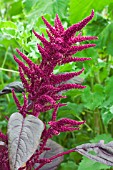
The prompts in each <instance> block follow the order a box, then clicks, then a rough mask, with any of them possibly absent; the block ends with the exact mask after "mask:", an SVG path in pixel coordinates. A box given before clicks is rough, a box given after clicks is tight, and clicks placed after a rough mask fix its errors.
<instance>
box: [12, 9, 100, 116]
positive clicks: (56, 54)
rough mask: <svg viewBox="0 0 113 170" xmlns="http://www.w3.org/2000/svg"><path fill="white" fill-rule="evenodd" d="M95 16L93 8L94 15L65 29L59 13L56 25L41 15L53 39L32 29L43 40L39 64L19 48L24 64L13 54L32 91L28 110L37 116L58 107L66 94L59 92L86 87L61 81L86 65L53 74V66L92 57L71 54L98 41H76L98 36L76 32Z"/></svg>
mask: <svg viewBox="0 0 113 170" xmlns="http://www.w3.org/2000/svg"><path fill="white" fill-rule="evenodd" d="M93 16H94V11H92V13H91V15H90V16H88V17H87V18H85V19H84V20H83V21H81V22H79V23H77V24H74V25H72V26H70V27H69V28H68V29H67V30H64V28H63V25H62V23H61V21H60V19H59V17H58V15H56V18H55V23H54V27H53V26H51V25H50V24H49V23H48V21H47V20H46V19H45V18H44V17H42V19H43V21H44V23H45V25H46V26H47V34H48V37H49V39H50V40H49V41H48V40H46V38H45V37H44V35H42V36H41V35H39V34H38V33H36V32H35V31H34V30H33V33H34V35H35V36H36V37H37V38H38V39H40V41H41V42H42V44H43V47H42V46H41V45H40V44H38V45H37V46H38V50H39V52H40V54H41V56H42V62H41V63H40V65H37V64H35V63H33V62H32V61H31V60H30V59H29V58H28V57H27V56H25V55H24V54H23V53H22V52H20V51H19V50H18V49H17V52H18V54H19V55H20V56H21V57H22V58H23V60H24V61H25V62H26V64H27V65H25V64H24V63H23V62H22V61H20V60H19V59H18V58H17V57H16V56H14V59H15V61H16V62H17V63H18V65H19V72H20V78H21V81H22V83H23V85H24V88H25V89H26V92H28V93H29V96H28V98H29V100H30V101H32V102H30V106H29V107H28V110H29V109H33V111H32V114H33V115H35V116H38V115H39V113H40V112H45V111H47V110H50V109H52V108H55V106H56V104H57V101H58V100H59V99H61V98H64V96H62V95H59V92H61V91H63V90H69V89H73V88H81V89H82V88H85V86H83V85H80V84H61V83H62V82H64V81H67V80H69V79H71V78H73V77H74V76H78V75H80V74H81V73H82V72H83V71H84V68H83V69H82V70H81V71H79V72H73V73H66V74H61V75H60V74H59V75H55V74H53V70H54V68H55V66H56V65H63V64H65V63H69V62H77V61H85V60H89V59H90V58H78V57H72V55H73V54H75V53H76V52H78V51H81V50H84V49H86V48H89V47H94V46H95V44H84V45H81V44H80V45H76V43H77V42H82V41H86V40H93V39H97V37H93V36H85V37H84V36H82V35H81V33H80V34H79V35H75V34H76V32H77V31H80V30H81V29H82V28H83V27H84V26H85V25H86V24H87V23H88V22H89V21H90V20H91V19H92V18H93ZM26 76H27V78H26ZM60 106H62V104H61V105H59V107H60Z"/></svg>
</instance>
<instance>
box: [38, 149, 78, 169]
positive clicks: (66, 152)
mask: <svg viewBox="0 0 113 170" xmlns="http://www.w3.org/2000/svg"><path fill="white" fill-rule="evenodd" d="M75 151H76V150H75V148H73V149H70V150H68V151H65V152H62V153H59V154H57V155H54V156H52V157H51V158H48V159H49V160H50V161H51V162H52V160H54V159H56V158H58V157H60V156H63V155H66V154H69V153H71V152H75ZM45 164H47V163H46V162H44V163H42V164H40V165H39V166H38V167H37V168H36V169H35V170H39V169H40V168H41V167H42V166H44V165H45Z"/></svg>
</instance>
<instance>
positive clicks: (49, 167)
mask: <svg viewBox="0 0 113 170" xmlns="http://www.w3.org/2000/svg"><path fill="white" fill-rule="evenodd" d="M46 147H48V148H51V150H48V151H45V152H43V153H42V154H41V155H40V158H41V159H42V158H50V157H52V156H54V155H57V154H59V153H61V152H63V147H62V146H61V145H59V144H58V143H56V142H54V141H52V140H50V139H49V140H48V141H47V144H46ZM62 161H63V156H61V157H58V158H56V159H54V160H53V161H52V162H51V163H48V164H46V165H44V166H43V167H42V168H40V170H55V169H57V167H58V166H59V165H60V163H61V162H62ZM38 166H39V163H36V164H35V166H34V168H37V167H38Z"/></svg>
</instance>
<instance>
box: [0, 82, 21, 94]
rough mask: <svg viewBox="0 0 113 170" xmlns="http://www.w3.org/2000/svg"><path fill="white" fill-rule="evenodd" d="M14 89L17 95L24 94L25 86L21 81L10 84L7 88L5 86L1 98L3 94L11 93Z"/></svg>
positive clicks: (0, 92)
mask: <svg viewBox="0 0 113 170" xmlns="http://www.w3.org/2000/svg"><path fill="white" fill-rule="evenodd" d="M12 89H14V91H15V92H16V93H22V92H24V87H23V84H22V83H21V82H19V81H14V82H12V83H10V84H8V85H7V86H5V87H4V89H3V90H1V91H0V96H1V95H3V94H8V93H11V91H12Z"/></svg>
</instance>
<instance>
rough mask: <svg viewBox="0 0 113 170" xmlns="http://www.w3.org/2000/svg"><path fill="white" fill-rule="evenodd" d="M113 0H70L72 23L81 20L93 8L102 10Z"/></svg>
mask: <svg viewBox="0 0 113 170" xmlns="http://www.w3.org/2000/svg"><path fill="white" fill-rule="evenodd" d="M111 2H113V1H112V0H109V1H108V0H101V1H99V0H84V1H83V0H77V1H75V0H70V9H69V12H70V17H69V19H70V23H71V24H73V23H75V22H78V21H81V20H82V19H83V18H85V17H86V16H88V15H89V14H90V12H91V10H92V9H94V10H95V11H97V10H99V11H100V10H102V9H103V8H104V7H105V6H106V5H109V4H110V3H111Z"/></svg>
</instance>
